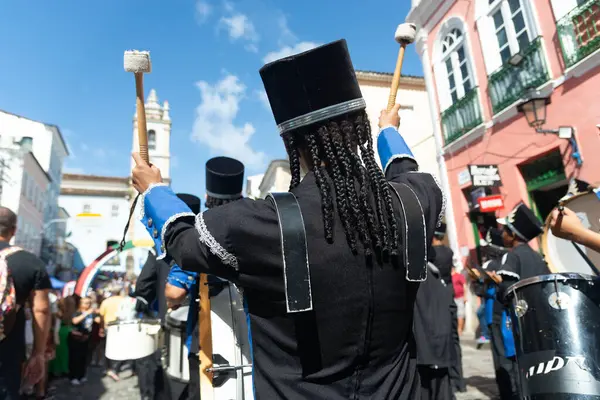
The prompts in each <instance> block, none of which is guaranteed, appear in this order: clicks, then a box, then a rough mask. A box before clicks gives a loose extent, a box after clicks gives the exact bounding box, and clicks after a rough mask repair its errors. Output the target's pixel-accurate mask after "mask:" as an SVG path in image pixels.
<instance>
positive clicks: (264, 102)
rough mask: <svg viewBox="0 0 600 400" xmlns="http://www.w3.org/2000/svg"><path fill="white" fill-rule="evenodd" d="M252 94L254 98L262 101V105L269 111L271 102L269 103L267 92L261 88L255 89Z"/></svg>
mask: <svg viewBox="0 0 600 400" xmlns="http://www.w3.org/2000/svg"><path fill="white" fill-rule="evenodd" d="M254 94H255V95H256V98H257V99H258V100H259V101H260V102H261V103H262V105H263V106H264V107H265V108H266V109H267V110H268V111H271V103H269V97H268V96H267V92H265V91H264V90H263V89H260V90H255V91H254Z"/></svg>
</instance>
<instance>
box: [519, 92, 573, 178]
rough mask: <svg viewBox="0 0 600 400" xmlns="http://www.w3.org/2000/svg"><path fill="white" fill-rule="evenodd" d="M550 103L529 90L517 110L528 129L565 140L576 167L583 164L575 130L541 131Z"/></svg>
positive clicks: (566, 128) (570, 128)
mask: <svg viewBox="0 0 600 400" xmlns="http://www.w3.org/2000/svg"><path fill="white" fill-rule="evenodd" d="M550 103H551V100H550V96H546V97H545V96H542V94H541V93H540V92H539V91H538V90H533V89H532V90H530V91H529V92H528V93H527V95H526V96H525V97H524V98H523V101H522V102H521V104H519V105H518V106H517V110H518V111H519V112H520V113H523V114H524V115H525V119H526V120H527V123H528V124H529V126H530V127H532V128H533V129H535V131H536V132H537V133H543V134H548V133H549V134H554V135H558V137H559V138H561V139H567V140H568V141H569V143H570V144H571V147H573V154H572V157H573V158H574V159H575V161H576V162H577V166H581V164H583V160H582V159H581V155H580V154H579V148H578V146H577V140H575V135H574V133H575V130H574V129H573V127H572V126H560V127H559V128H558V129H542V126H544V124H545V123H546V110H547V108H548V104H550Z"/></svg>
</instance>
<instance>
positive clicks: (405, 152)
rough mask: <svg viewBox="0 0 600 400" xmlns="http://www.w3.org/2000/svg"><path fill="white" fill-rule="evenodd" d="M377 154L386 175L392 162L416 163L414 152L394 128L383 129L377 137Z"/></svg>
mask: <svg viewBox="0 0 600 400" xmlns="http://www.w3.org/2000/svg"><path fill="white" fill-rule="evenodd" d="M377 152H378V153H379V159H380V161H381V168H383V172H384V173H385V172H386V170H387V168H388V167H389V166H390V164H391V163H392V161H394V160H397V159H409V160H413V161H414V162H416V160H415V158H414V156H413V153H412V151H410V148H409V147H408V144H406V141H405V140H404V138H403V137H402V135H401V134H400V132H398V130H397V129H396V128H394V127H392V126H390V127H388V128H385V129H382V130H381V131H380V132H379V136H377Z"/></svg>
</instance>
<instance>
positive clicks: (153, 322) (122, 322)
mask: <svg viewBox="0 0 600 400" xmlns="http://www.w3.org/2000/svg"><path fill="white" fill-rule="evenodd" d="M132 324H147V325H159V324H160V319H150V318H142V319H128V320H116V321H111V322H109V323H108V324H106V326H114V325H132Z"/></svg>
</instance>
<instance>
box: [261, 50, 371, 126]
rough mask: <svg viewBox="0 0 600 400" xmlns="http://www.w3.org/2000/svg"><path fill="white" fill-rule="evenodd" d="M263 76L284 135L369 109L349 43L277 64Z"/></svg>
mask: <svg viewBox="0 0 600 400" xmlns="http://www.w3.org/2000/svg"><path fill="white" fill-rule="evenodd" d="M260 76H261V78H262V81H263V84H264V86H265V91H266V92H267V97H268V98H269V103H270V104H271V110H272V111H273V116H274V117H275V122H276V123H277V126H278V128H279V132H280V133H282V134H283V133H285V132H287V131H291V130H294V129H297V128H300V127H303V126H308V125H312V124H314V123H317V122H322V121H325V120H327V119H330V118H334V117H337V116H340V115H343V114H347V113H350V112H355V111H358V110H364V109H365V108H366V105H365V101H364V100H363V98H362V93H361V91H360V87H359V86H358V80H357V79H356V73H355V72H354V66H353V65H352V60H351V59H350V53H349V52H348V47H347V45H346V41H345V40H338V41H336V42H332V43H329V44H326V45H323V46H320V47H317V48H314V49H312V50H309V51H306V52H304V53H300V54H297V55H293V56H289V57H285V58H282V59H280V60H277V61H273V62H272V63H269V64H267V65H265V66H264V67H262V68H261V69H260Z"/></svg>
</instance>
